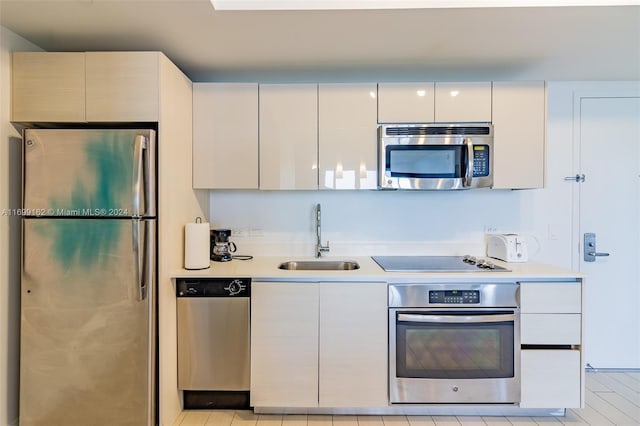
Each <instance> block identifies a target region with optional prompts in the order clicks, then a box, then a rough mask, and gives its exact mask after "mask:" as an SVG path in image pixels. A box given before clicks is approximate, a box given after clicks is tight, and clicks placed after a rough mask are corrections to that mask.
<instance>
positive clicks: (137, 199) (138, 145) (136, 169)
mask: <svg viewBox="0 0 640 426" xmlns="http://www.w3.org/2000/svg"><path fill="white" fill-rule="evenodd" d="M146 148H147V139H146V138H145V137H144V136H143V135H137V136H136V139H135V141H134V153H133V191H132V192H133V213H132V216H134V217H139V216H140V208H141V205H140V204H141V201H142V200H141V197H142V189H143V182H142V181H143V179H144V177H143V176H144V173H143V170H142V168H143V162H144V152H143V151H144V150H145V149H146ZM145 188H146V186H145Z"/></svg>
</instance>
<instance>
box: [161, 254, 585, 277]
mask: <svg viewBox="0 0 640 426" xmlns="http://www.w3.org/2000/svg"><path fill="white" fill-rule="evenodd" d="M290 260H296V261H301V260H315V261H323V260H324V261H331V260H334V261H335V260H338V261H342V260H350V261H356V262H358V264H359V265H360V268H359V269H356V270H351V271H322V270H313V271H295V270H291V271H289V270H282V269H278V265H280V264H281V263H282V262H286V261H290ZM490 260H491V261H492V262H494V263H495V264H496V265H500V266H504V267H505V268H508V269H510V270H511V272H504V271H503V272H495V271H491V272H488V271H478V272H385V271H384V270H383V269H382V268H381V267H380V266H379V265H378V264H377V263H376V262H374V261H373V259H371V257H368V256H366V257H365V256H350V257H332V256H326V257H322V258H320V259H317V258H314V257H296V256H289V257H282V256H256V257H254V258H253V259H251V260H237V259H234V260H232V261H229V262H210V267H209V268H208V269H202V270H187V269H180V270H177V271H174V273H173V278H235V277H245V278H252V279H253V280H255V281H316V282H318V281H325V280H326V281H386V282H389V281H394V282H399V281H400V282H409V281H415V280H420V281H421V282H428V281H439V282H442V281H446V282H454V281H467V280H475V281H478V280H480V281H483V282H486V281H494V282H496V281H497V282H505V281H516V280H527V281H557V280H560V281H575V280H576V279H577V278H584V275H583V274H581V273H579V272H575V271H571V270H569V269H564V268H559V267H557V266H552V265H545V264H541V263H536V262H525V263H506V262H502V261H499V260H494V259H490Z"/></svg>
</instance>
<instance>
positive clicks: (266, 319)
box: [251, 281, 318, 407]
mask: <svg viewBox="0 0 640 426" xmlns="http://www.w3.org/2000/svg"><path fill="white" fill-rule="evenodd" d="M251 293H252V294H251V405H252V406H254V407H315V406H317V405H318V284H317V283H293V282H287V283H284V282H256V281H254V282H253V283H252V286H251Z"/></svg>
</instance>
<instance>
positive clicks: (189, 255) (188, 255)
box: [184, 216, 210, 269]
mask: <svg viewBox="0 0 640 426" xmlns="http://www.w3.org/2000/svg"><path fill="white" fill-rule="evenodd" d="M209 267H210V263H209V224H208V223H205V222H202V218H201V217H199V216H198V217H196V219H195V223H187V224H186V226H185V229H184V269H208V268H209Z"/></svg>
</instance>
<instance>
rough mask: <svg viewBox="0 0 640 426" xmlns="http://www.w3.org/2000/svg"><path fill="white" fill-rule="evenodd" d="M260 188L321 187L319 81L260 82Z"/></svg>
mask: <svg viewBox="0 0 640 426" xmlns="http://www.w3.org/2000/svg"><path fill="white" fill-rule="evenodd" d="M259 91H260V101H259V104H260V107H259V108H260V119H259V121H260V127H259V128H260V189H317V188H318V85H317V84H261V85H260V88H259Z"/></svg>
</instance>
